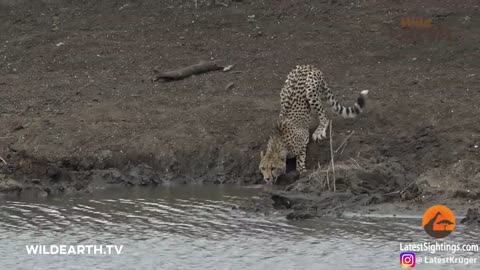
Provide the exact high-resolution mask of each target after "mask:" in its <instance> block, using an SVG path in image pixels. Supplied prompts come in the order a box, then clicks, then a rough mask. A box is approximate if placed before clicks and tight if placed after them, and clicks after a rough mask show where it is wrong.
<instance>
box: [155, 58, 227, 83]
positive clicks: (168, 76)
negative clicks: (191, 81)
mask: <svg viewBox="0 0 480 270" xmlns="http://www.w3.org/2000/svg"><path fill="white" fill-rule="evenodd" d="M222 69H224V67H223V66H219V65H217V63H216V62H207V61H200V62H199V63H198V64H195V65H191V66H188V67H184V68H180V69H177V70H170V71H166V72H160V71H158V70H156V69H154V73H155V75H154V78H153V81H158V80H160V79H163V80H164V81H175V80H181V79H185V78H187V77H190V76H192V75H197V74H201V73H206V72H209V71H215V70H222Z"/></svg>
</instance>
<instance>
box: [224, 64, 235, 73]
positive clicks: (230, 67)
mask: <svg viewBox="0 0 480 270" xmlns="http://www.w3.org/2000/svg"><path fill="white" fill-rule="evenodd" d="M234 67H235V65H228V66H226V67H224V68H223V72H228V71H230V70H232V69H233V68H234Z"/></svg>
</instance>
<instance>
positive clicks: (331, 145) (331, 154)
mask: <svg viewBox="0 0 480 270" xmlns="http://www.w3.org/2000/svg"><path fill="white" fill-rule="evenodd" d="M329 122H330V127H329V129H330V158H331V162H332V174H333V192H335V191H336V190H337V187H336V183H335V182H336V179H335V162H334V161H333V156H334V154H333V143H332V120H330V121H329Z"/></svg>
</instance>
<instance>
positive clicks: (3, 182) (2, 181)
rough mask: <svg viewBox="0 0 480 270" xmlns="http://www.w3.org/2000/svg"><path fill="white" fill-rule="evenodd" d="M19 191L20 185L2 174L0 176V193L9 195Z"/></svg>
mask: <svg viewBox="0 0 480 270" xmlns="http://www.w3.org/2000/svg"><path fill="white" fill-rule="evenodd" d="M20 190H22V184H20V183H19V182H18V181H16V180H13V179H10V178H7V177H6V176H5V175H3V174H0V192H2V193H9V192H18V191H20Z"/></svg>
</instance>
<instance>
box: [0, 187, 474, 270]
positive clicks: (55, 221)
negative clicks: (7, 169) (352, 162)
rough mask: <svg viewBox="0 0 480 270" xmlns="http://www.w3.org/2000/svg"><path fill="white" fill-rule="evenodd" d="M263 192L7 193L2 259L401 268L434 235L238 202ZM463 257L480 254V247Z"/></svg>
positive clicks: (412, 225)
mask: <svg viewBox="0 0 480 270" xmlns="http://www.w3.org/2000/svg"><path fill="white" fill-rule="evenodd" d="M257 193H258V190H255V189H247V188H236V187H219V186H215V187H204V186H202V187H196V186H190V187H185V186H184V187H171V188H159V189H153V190H152V189H136V190H129V191H114V192H112V191H109V192H108V193H106V194H102V193H99V194H97V195H95V196H89V197H85V196H84V197H75V198H72V197H69V198H54V199H48V200H43V201H25V200H24V201H18V200H17V201H15V200H3V201H0V262H1V265H2V267H1V268H2V269H259V270H260V269H262V270H263V269H269V268H273V269H399V268H400V267H399V254H400V244H399V243H400V242H401V241H402V242H410V241H415V242H419V241H422V240H429V239H428V238H427V237H425V233H424V232H423V231H422V229H421V228H419V224H418V223H419V219H418V218H358V217H355V218H353V217H352V218H324V219H316V220H308V221H295V222H291V221H287V220H285V219H284V218H283V216H281V215H279V214H276V213H271V214H269V215H264V214H261V213H250V212H244V211H242V210H239V209H238V208H237V207H236V206H239V205H241V204H242V203H244V202H245V201H246V200H251V199H252V197H253V198H254V197H255V196H256V194H257ZM479 240H480V233H479V231H473V230H469V229H467V228H465V227H463V226H458V227H457V230H456V231H455V232H454V233H453V234H452V235H451V236H450V237H449V238H448V242H449V243H477V244H478V243H480V241H479ZM26 245H117V246H118V247H120V245H123V249H122V250H121V254H119V255H117V254H115V252H113V254H112V255H65V254H63V255H58V254H57V255H28V254H27V251H26V247H25V246H26ZM421 254H423V255H427V253H425V252H424V253H421ZM448 254H449V253H445V252H437V253H435V254H434V255H436V256H447V255H448ZM429 256H433V255H432V254H430V255H429ZM448 256H449V255H448ZM455 256H458V257H459V256H468V257H478V260H480V253H476V254H475V253H461V252H460V253H457V254H456V255H455ZM333 267H335V268H333ZM478 267H479V265H478V264H477V265H469V266H465V265H426V264H422V265H419V266H417V268H418V269H478Z"/></svg>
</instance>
